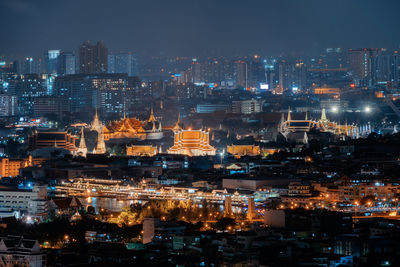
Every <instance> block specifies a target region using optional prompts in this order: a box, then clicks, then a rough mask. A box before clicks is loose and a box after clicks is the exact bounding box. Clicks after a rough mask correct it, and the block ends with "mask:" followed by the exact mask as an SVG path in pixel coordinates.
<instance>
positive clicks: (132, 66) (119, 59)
mask: <svg viewBox="0 0 400 267" xmlns="http://www.w3.org/2000/svg"><path fill="white" fill-rule="evenodd" d="M137 68H138V67H137V60H136V57H135V55H133V54H132V52H127V53H126V52H119V53H110V54H109V55H108V73H127V74H128V76H137V75H138V69H137Z"/></svg>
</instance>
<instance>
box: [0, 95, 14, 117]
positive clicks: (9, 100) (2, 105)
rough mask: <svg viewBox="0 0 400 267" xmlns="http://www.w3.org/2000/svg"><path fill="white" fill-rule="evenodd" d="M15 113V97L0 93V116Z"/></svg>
mask: <svg viewBox="0 0 400 267" xmlns="http://www.w3.org/2000/svg"><path fill="white" fill-rule="evenodd" d="M15 115H17V97H16V96H12V95H6V94H0V117H7V116H15Z"/></svg>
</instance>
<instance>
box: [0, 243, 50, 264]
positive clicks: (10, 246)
mask: <svg viewBox="0 0 400 267" xmlns="http://www.w3.org/2000/svg"><path fill="white" fill-rule="evenodd" d="M0 258H1V264H0V265H1V266H4V267H13V266H29V267H42V266H46V255H45V253H43V252H42V251H41V249H40V245H39V243H38V241H37V240H31V239H24V238H23V237H22V236H7V237H2V238H0Z"/></svg>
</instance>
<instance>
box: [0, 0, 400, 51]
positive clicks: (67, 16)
mask: <svg viewBox="0 0 400 267" xmlns="http://www.w3.org/2000/svg"><path fill="white" fill-rule="evenodd" d="M399 10H400V0H0V29H1V35H0V36H1V37H0V55H1V54H9V53H17V54H21V55H42V53H43V51H44V50H46V49H56V48H61V49H63V50H65V51H71V50H74V49H77V47H78V46H79V45H80V44H81V43H82V42H83V41H84V40H92V41H93V42H94V41H97V40H100V39H101V40H104V42H105V44H106V45H107V46H108V47H109V48H111V49H115V50H119V49H121V50H127V49H129V50H133V51H136V52H137V53H139V54H146V55H149V54H154V55H158V54H160V53H164V54H167V55H199V54H205V53H210V54H213V55H215V54H232V53H235V54H246V53H254V52H258V53H261V54H264V55H272V54H277V53H281V52H288V53H290V52H292V51H296V52H299V51H300V52H301V51H304V52H309V51H319V50H321V49H323V48H325V47H345V48H347V47H389V48H392V47H399V44H400V18H399Z"/></svg>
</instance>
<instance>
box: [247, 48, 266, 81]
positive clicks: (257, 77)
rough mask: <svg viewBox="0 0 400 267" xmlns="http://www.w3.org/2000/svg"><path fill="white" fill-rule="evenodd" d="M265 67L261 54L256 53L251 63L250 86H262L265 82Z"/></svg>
mask: <svg viewBox="0 0 400 267" xmlns="http://www.w3.org/2000/svg"><path fill="white" fill-rule="evenodd" d="M265 82H266V78H265V68H264V65H263V64H262V62H261V60H260V56H259V55H254V57H253V59H252V60H251V61H250V64H249V79H248V86H249V87H253V88H260V84H261V83H265Z"/></svg>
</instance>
